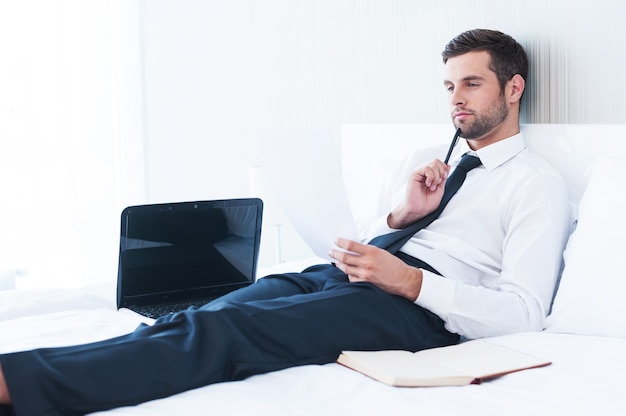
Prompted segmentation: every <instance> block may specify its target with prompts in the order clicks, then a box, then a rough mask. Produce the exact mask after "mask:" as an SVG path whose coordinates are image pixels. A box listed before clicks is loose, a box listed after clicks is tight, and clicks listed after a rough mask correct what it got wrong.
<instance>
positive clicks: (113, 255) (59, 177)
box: [0, 0, 144, 287]
mask: <svg viewBox="0 0 626 416" xmlns="http://www.w3.org/2000/svg"><path fill="white" fill-rule="evenodd" d="M139 22H140V19H139V10H138V3H137V1H129V0H91V1H85V0H60V1H46V0H41V1H36V0H26V1H6V2H5V1H3V2H2V3H0V59H1V62H2V63H1V65H0V91H1V92H0V184H1V189H0V192H1V193H0V197H1V198H2V199H1V200H2V203H1V204H0V270H4V273H5V275H6V274H7V273H11V272H13V273H15V274H16V275H17V285H18V287H22V286H23V287H30V286H42V285H55V286H69V287H71V286H82V285H90V284H96V283H100V282H109V283H110V282H114V281H115V276H116V271H117V247H118V240H119V237H118V232H119V231H118V230H119V212H120V210H121V208H123V206H125V205H128V204H131V203H141V202H142V201H143V200H144V163H143V151H142V146H143V141H142V125H141V120H142V110H141V108H142V105H141V65H140V63H141V60H140V47H139V44H140V42H139V41H140V39H139V38H140V30H139Z"/></svg>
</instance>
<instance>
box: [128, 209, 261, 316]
mask: <svg viewBox="0 0 626 416" xmlns="http://www.w3.org/2000/svg"><path fill="white" fill-rule="evenodd" d="M262 214H263V202H262V201H261V200H260V199H258V198H243V199H226V200H214V201H197V202H178V203H168V204H152V205H138V206H130V207H127V208H125V209H124V210H123V211H122V215H121V232H120V251H119V267H118V276H117V307H118V309H121V308H126V309H130V310H132V311H134V312H137V313H139V314H141V315H144V316H147V317H150V318H158V317H159V316H163V315H166V314H169V313H174V312H177V311H181V310H184V309H187V308H189V307H191V306H197V307H199V306H202V305H204V304H206V303H208V302H210V301H212V300H214V299H216V298H218V297H220V296H222V295H225V294H227V293H229V292H231V291H233V290H236V289H239V288H242V287H246V286H248V285H250V284H252V283H254V281H255V279H256V269H257V261H258V257H259V247H260V239H261V222H262V216H263V215H262Z"/></svg>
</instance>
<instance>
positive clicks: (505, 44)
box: [441, 29, 528, 91]
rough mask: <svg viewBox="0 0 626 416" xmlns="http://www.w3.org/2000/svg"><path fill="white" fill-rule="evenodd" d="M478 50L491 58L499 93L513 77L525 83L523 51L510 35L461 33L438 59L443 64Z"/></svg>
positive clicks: (477, 32) (497, 32) (491, 31)
mask: <svg viewBox="0 0 626 416" xmlns="http://www.w3.org/2000/svg"><path fill="white" fill-rule="evenodd" d="M479 51H487V52H488V53H489V55H490V56H491V62H490V64H489V69H491V70H492V71H493V72H495V74H496V77H497V78H498V82H499V83H500V89H501V90H502V91H504V87H505V85H506V83H507V82H508V81H509V80H510V79H511V78H513V76H514V75H515V74H519V75H521V76H522V78H524V80H526V77H527V76H528V57H527V56H526V52H525V51H524V48H523V47H522V45H520V44H519V43H517V41H516V40H515V39H513V38H512V37H511V36H509V35H506V34H504V33H502V32H499V31H497V30H488V29H474V30H468V31H467V32H463V33H461V34H460V35H458V36H457V37H455V38H454V39H452V40H451V41H450V42H449V43H448V44H447V45H446V47H445V49H444V50H443V52H441V56H442V57H443V63H444V64H445V63H446V62H448V59H450V58H453V57H455V56H459V55H464V54H466V53H468V52H479Z"/></svg>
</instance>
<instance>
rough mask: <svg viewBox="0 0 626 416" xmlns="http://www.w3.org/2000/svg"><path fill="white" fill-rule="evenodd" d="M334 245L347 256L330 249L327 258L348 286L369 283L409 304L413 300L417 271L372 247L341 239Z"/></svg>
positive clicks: (417, 284) (419, 277) (417, 286)
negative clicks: (345, 275)
mask: <svg viewBox="0 0 626 416" xmlns="http://www.w3.org/2000/svg"><path fill="white" fill-rule="evenodd" d="M335 244H336V245H337V246H338V247H340V248H342V249H344V250H347V251H348V253H346V252H343V251H341V250H337V249H332V250H331V251H330V253H329V254H330V256H331V257H332V258H333V259H334V260H335V265H336V266H337V267H338V268H339V269H340V270H341V271H343V272H344V273H346V274H347V275H348V278H349V279H350V281H351V282H370V283H372V284H374V285H376V286H378V287H379V288H381V289H382V290H384V291H385V292H387V293H391V294H393V295H399V296H404V297H405V298H407V299H409V300H410V301H412V302H414V301H415V300H416V299H417V297H418V295H419V293H420V289H421V287H422V271H421V270H420V269H417V268H415V267H411V266H409V265H407V264H406V263H404V262H403V261H402V260H400V259H399V258H397V257H396V256H394V255H393V254H391V253H389V252H388V251H385V250H383V249H381V248H378V247H375V246H370V245H367V244H361V243H357V242H356V241H352V240H346V239H343V238H339V239H337V241H336V242H335Z"/></svg>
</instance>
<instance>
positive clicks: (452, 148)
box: [443, 128, 461, 165]
mask: <svg viewBox="0 0 626 416" xmlns="http://www.w3.org/2000/svg"><path fill="white" fill-rule="evenodd" d="M460 135H461V128H458V129H456V133H454V137H453V138H452V143H450V148H449V149H448V154H447V155H446V159H445V160H444V161H443V162H444V163H445V164H446V165H447V164H448V161H449V160H450V156H451V155H452V150H454V147H455V146H456V144H457V143H458V141H459V136H460Z"/></svg>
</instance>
